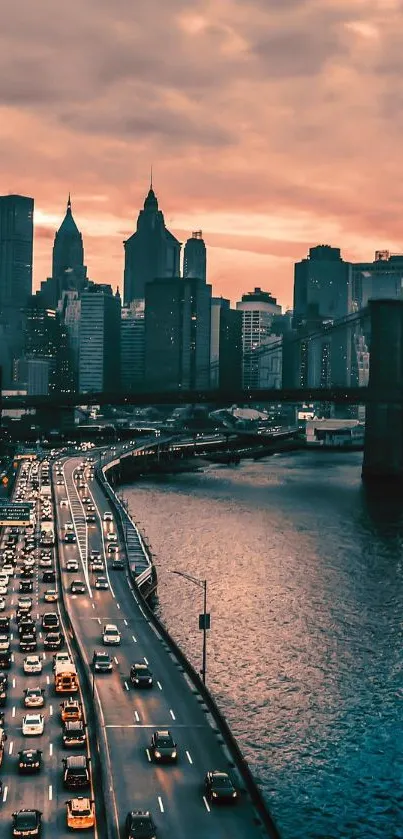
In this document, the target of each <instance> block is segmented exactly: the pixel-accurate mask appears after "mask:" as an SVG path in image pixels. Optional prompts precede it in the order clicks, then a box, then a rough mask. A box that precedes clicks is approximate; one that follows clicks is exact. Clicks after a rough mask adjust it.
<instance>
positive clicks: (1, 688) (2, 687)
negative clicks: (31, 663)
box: [0, 673, 8, 708]
mask: <svg viewBox="0 0 403 839" xmlns="http://www.w3.org/2000/svg"><path fill="white" fill-rule="evenodd" d="M7 688H8V676H7V673H0V706H1V707H2V708H4V706H5V704H6V702H7Z"/></svg>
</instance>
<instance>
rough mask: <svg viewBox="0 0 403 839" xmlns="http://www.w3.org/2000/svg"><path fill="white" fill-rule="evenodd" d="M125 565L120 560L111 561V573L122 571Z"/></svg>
mask: <svg viewBox="0 0 403 839" xmlns="http://www.w3.org/2000/svg"><path fill="white" fill-rule="evenodd" d="M124 567H125V564H124V562H123V560H122V559H113V560H112V565H111V568H112V571H123V570H124Z"/></svg>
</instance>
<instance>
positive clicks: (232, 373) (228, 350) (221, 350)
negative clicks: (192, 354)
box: [210, 297, 242, 390]
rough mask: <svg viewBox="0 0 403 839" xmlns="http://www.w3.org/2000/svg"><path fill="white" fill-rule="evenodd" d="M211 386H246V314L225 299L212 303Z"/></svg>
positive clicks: (233, 387)
mask: <svg viewBox="0 0 403 839" xmlns="http://www.w3.org/2000/svg"><path fill="white" fill-rule="evenodd" d="M210 333H211V334H210V365H211V374H210V384H211V387H212V388H214V389H218V388H219V389H220V390H236V389H240V388H241V387H242V312H239V311H237V310H236V309H231V308H230V301H229V300H225V299H224V298H223V297H213V298H212V300H211V330H210Z"/></svg>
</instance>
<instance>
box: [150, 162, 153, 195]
mask: <svg viewBox="0 0 403 839" xmlns="http://www.w3.org/2000/svg"><path fill="white" fill-rule="evenodd" d="M152 188H153V164H151V172H150V189H152Z"/></svg>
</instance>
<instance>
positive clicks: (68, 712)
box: [60, 698, 83, 722]
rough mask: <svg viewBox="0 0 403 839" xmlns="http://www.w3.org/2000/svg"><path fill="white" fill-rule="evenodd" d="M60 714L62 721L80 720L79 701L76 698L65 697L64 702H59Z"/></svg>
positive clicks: (81, 715)
mask: <svg viewBox="0 0 403 839" xmlns="http://www.w3.org/2000/svg"><path fill="white" fill-rule="evenodd" d="M60 716H61V718H62V722H67V721H69V722H70V720H82V718H83V708H82V705H81V702H79V701H78V700H77V699H71V698H70V699H65V700H64V702H61V703H60Z"/></svg>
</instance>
